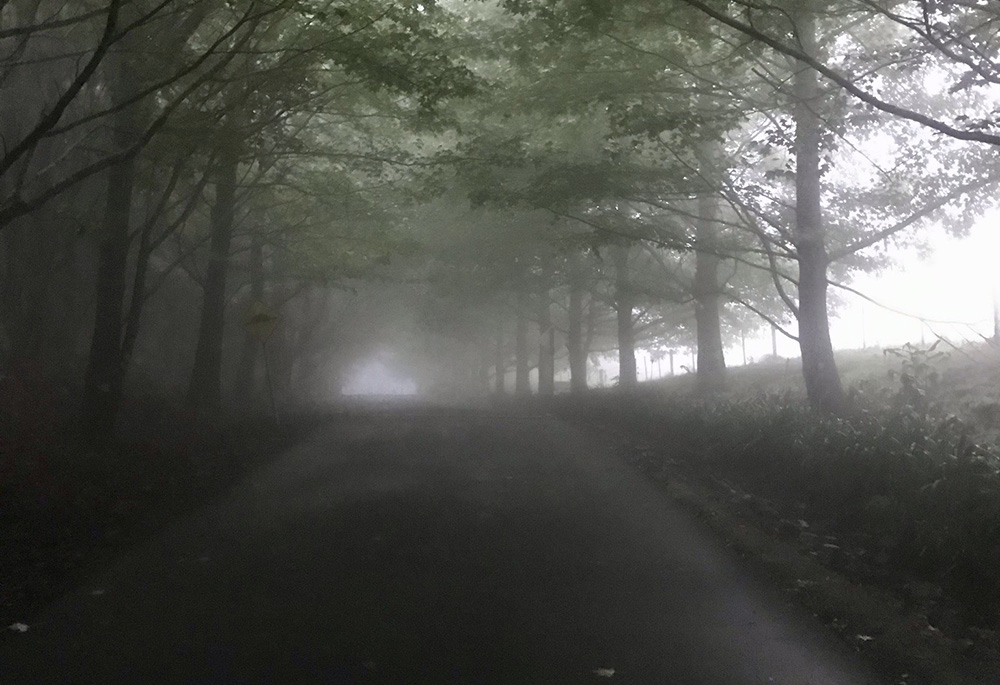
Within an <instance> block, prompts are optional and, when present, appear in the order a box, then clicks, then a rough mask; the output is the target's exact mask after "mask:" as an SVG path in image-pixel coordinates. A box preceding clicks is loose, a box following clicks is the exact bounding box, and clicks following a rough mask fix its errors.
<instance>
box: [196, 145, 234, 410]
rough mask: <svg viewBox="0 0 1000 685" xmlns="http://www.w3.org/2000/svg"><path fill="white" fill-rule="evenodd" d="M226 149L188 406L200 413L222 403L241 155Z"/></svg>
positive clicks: (217, 187)
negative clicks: (232, 246) (226, 329)
mask: <svg viewBox="0 0 1000 685" xmlns="http://www.w3.org/2000/svg"><path fill="white" fill-rule="evenodd" d="M230 147H231V149H229V150H226V151H225V154H224V156H223V158H222V159H221V160H220V163H219V168H218V169H217V171H216V173H217V176H216V183H215V203H214V204H213V205H212V216H211V225H212V240H211V246H210V254H209V260H208V269H207V270H206V272H205V294H204V297H203V300H202V307H201V322H200V325H199V328H198V344H197V347H196V349H195V356H194V367H193V369H192V372H191V384H190V386H188V396H187V401H188V406H189V407H190V408H191V409H193V410H195V411H196V412H198V413H206V414H215V413H218V411H219V410H220V408H221V404H222V389H221V376H222V336H223V333H224V332H225V311H226V277H227V276H228V272H229V250H230V245H231V244H232V239H233V215H234V213H235V203H236V172H237V168H238V166H239V157H238V155H237V154H236V151H235V149H232V148H233V146H232V144H231V145H230Z"/></svg>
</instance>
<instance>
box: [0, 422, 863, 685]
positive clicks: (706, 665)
mask: <svg viewBox="0 0 1000 685" xmlns="http://www.w3.org/2000/svg"><path fill="white" fill-rule="evenodd" d="M0 681H2V682H12V683H21V684H24V685H27V684H29V683H32V684H34V683H101V684H110V683H130V684H132V683H213V684H216V683H355V682H357V683H400V684H410V683H590V682H597V683H599V682H610V683H643V684H645V683H664V684H668V685H695V684H699V685H701V684H706V685H707V684H712V685H716V684H718V685H744V684H747V685H749V684H754V685H756V684H768V683H776V684H788V685H820V684H831V685H833V684H837V685H844V684H852V683H874V682H877V681H876V680H875V679H874V678H872V677H871V676H869V675H868V673H867V672H866V671H865V669H864V668H863V667H862V666H860V665H859V664H858V663H857V661H856V659H855V657H854V655H853V654H851V653H850V651H849V650H847V649H846V648H845V647H843V646H842V645H841V644H840V643H838V642H836V641H835V640H834V639H833V638H832V637H831V636H829V635H827V634H826V633H825V631H824V629H823V627H822V626H820V625H818V624H817V623H816V622H815V621H814V620H813V619H812V618H811V617H810V616H808V615H807V614H805V613H803V612H802V611H800V610H798V609H797V608H796V607H794V606H793V605H792V604H791V601H790V598H789V597H787V596H786V595H784V594H782V593H781V592H780V591H777V590H774V589H771V588H769V587H766V586H765V585H764V584H762V583H760V582H758V581H757V580H755V579H754V578H753V577H752V576H751V575H749V574H748V573H747V572H745V571H744V570H742V569H741V567H740V565H739V562H738V560H737V559H735V558H734V555H733V554H732V553H731V552H730V551H729V550H727V549H726V548H725V547H724V546H722V545H720V543H719V542H718V541H716V540H715V539H714V538H713V537H712V536H711V534H710V533H708V532H707V531H706V530H704V529H703V528H702V526H701V525H700V524H699V523H698V522H697V521H695V520H693V519H692V517H691V516H690V514H689V513H688V512H686V511H684V510H682V509H679V508H678V507H676V506H675V505H672V504H671V503H670V502H669V501H667V500H666V499H665V497H664V495H663V494H662V493H661V492H659V491H658V490H657V489H656V488H655V487H653V486H652V485H651V484H650V483H648V482H647V481H646V480H644V479H643V477H642V476H641V475H640V474H638V473H636V472H634V471H633V470H632V469H630V468H629V467H627V466H626V465H625V464H623V463H622V462H621V460H619V459H616V458H614V457H613V456H612V455H610V454H609V451H608V448H607V446H606V445H603V444H601V443H600V441H599V440H595V439H594V438H593V436H590V435H588V434H587V433H585V432H582V431H580V430H578V429H575V428H573V427H570V426H568V425H566V424H564V423H562V422H560V421H559V420H557V419H555V418H552V417H538V418H533V417H530V416H527V415H521V414H516V413H506V414H505V413H502V412H496V411H494V412H490V411H475V410H467V411H457V410H417V409H412V408H411V409H406V410H395V411H385V412H368V413H365V414H362V415H358V416H354V417H348V418H342V419H340V420H336V421H333V422H332V423H330V424H329V425H327V426H324V427H323V428H321V429H320V430H318V431H317V432H316V433H315V434H314V435H312V436H311V437H310V438H309V439H308V440H306V441H304V442H303V443H302V444H300V445H298V446H297V447H296V448H294V449H292V450H290V451H289V452H288V453H286V454H284V455H283V456H281V457H280V458H278V459H277V460H276V461H275V462H274V463H272V464H271V465H270V466H268V467H267V468H265V469H263V470H261V471H259V472H256V473H255V474H254V475H253V476H252V477H250V478H248V479H247V480H246V481H245V482H244V483H242V484H241V485H239V486H238V487H237V488H236V489H235V490H234V491H232V492H231V493H230V494H229V495H228V496H227V497H226V498H224V499H223V500H222V501H220V502H219V503H217V504H216V505H214V506H212V507H210V508H208V509H206V510H203V511H201V512H198V513H197V514H195V515H192V516H190V517H188V518H186V519H184V520H181V521H178V522H177V523H176V524H175V525H173V526H172V527H170V528H169V529H167V530H166V531H165V532H164V533H163V534H162V535H161V536H160V537H158V538H157V539H155V540H153V541H151V542H150V543H148V544H147V545H145V546H143V547H141V548H139V549H137V550H135V551H133V552H132V553H131V554H129V555H127V556H126V557H125V558H123V559H121V560H120V561H119V562H117V563H116V564H115V565H114V566H113V567H112V568H110V569H108V570H107V571H105V572H103V573H101V574H99V575H97V576H95V577H93V578H91V579H90V580H89V581H88V582H87V583H85V584H84V585H83V586H82V587H80V588H79V589H78V590H77V591H75V592H73V593H71V594H70V595H69V596H67V597H65V598H64V599H63V600H61V601H59V602H57V603H55V604H54V605H53V606H51V607H49V608H48V609H47V610H45V611H44V612H42V613H41V614H40V615H38V616H36V617H34V619H33V620H32V621H31V623H30V625H29V629H28V630H27V632H24V633H22V634H18V635H15V636H12V639H8V640H5V641H4V644H3V646H2V647H0Z"/></svg>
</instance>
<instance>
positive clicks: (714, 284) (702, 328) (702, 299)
mask: <svg viewBox="0 0 1000 685" xmlns="http://www.w3.org/2000/svg"><path fill="white" fill-rule="evenodd" d="M717 211H718V205H717V203H716V199H715V198H714V197H713V196H711V195H704V196H702V197H701V198H699V200H698V215H699V219H698V225H697V229H696V234H695V249H696V251H697V253H696V257H695V274H694V298H695V302H694V316H695V325H696V328H697V336H698V388H699V390H701V392H703V393H714V392H718V391H719V390H722V389H723V388H724V387H725V385H726V358H725V354H724V348H723V345H722V322H721V318H720V315H721V302H720V300H721V292H722V289H721V288H720V287H719V264H720V263H721V261H722V260H721V259H720V258H719V256H718V254H717V251H716V243H717V241H716V239H715V236H716V233H717V231H718V227H717V226H716V224H715V219H716V216H717Z"/></svg>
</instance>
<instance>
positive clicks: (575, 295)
mask: <svg viewBox="0 0 1000 685" xmlns="http://www.w3.org/2000/svg"><path fill="white" fill-rule="evenodd" d="M570 269H571V273H570V284H569V330H568V332H567V340H566V349H567V350H568V351H569V389H570V392H571V393H574V394H578V393H582V392H586V391H587V350H586V346H585V344H584V340H583V283H582V278H581V274H580V273H579V271H580V265H579V264H578V263H577V260H574V262H573V264H571V266H570Z"/></svg>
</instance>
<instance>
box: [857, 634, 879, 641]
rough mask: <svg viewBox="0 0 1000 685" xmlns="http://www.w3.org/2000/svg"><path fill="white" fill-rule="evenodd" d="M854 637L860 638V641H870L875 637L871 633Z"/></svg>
mask: <svg viewBox="0 0 1000 685" xmlns="http://www.w3.org/2000/svg"><path fill="white" fill-rule="evenodd" d="M855 637H856V638H858V639H859V640H861V641H862V642H871V641H872V640H874V639H875V638H873V637H872V636H871V635H855Z"/></svg>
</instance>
